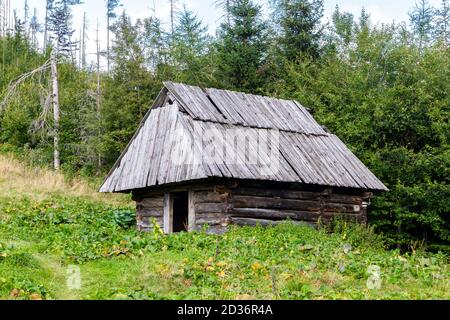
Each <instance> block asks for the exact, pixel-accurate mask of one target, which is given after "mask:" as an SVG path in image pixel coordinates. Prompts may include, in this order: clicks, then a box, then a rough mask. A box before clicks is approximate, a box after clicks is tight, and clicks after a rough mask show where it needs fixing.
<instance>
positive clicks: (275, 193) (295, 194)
mask: <svg viewBox="0 0 450 320" xmlns="http://www.w3.org/2000/svg"><path fill="white" fill-rule="evenodd" d="M233 194H234V195H244V196H257V197H274V198H283V199H297V200H319V198H320V193H319V192H309V191H296V190H279V189H278V190H277V189H264V188H251V187H239V188H237V189H235V190H233Z"/></svg>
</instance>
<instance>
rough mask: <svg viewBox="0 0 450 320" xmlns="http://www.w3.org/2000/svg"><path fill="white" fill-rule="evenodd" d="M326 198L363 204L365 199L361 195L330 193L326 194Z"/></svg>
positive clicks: (337, 201) (336, 201) (331, 200)
mask: <svg viewBox="0 0 450 320" xmlns="http://www.w3.org/2000/svg"><path fill="white" fill-rule="evenodd" d="M324 199H326V201H329V202H335V203H345V204H358V205H361V204H362V202H363V200H362V198H361V197H359V196H352V195H345V194H336V193H333V194H330V195H328V196H325V197H324Z"/></svg>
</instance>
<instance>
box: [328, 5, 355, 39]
mask: <svg viewBox="0 0 450 320" xmlns="http://www.w3.org/2000/svg"><path fill="white" fill-rule="evenodd" d="M332 21H333V31H334V33H335V34H336V35H337V36H338V37H339V40H338V41H337V42H338V43H339V42H342V43H343V44H344V46H348V45H349V44H350V42H351V40H352V36H353V29H354V17H353V14H351V13H349V12H342V13H341V12H340V11H339V7H338V6H337V5H336V9H335V11H334V13H333V16H332Z"/></svg>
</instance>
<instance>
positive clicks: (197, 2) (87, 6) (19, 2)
mask: <svg viewBox="0 0 450 320" xmlns="http://www.w3.org/2000/svg"><path fill="white" fill-rule="evenodd" d="M3 1H6V0H3ZM10 1H11V4H12V8H13V9H15V10H17V14H18V16H19V17H23V14H24V4H25V0H10ZM215 2H216V0H176V3H177V8H178V9H181V8H182V7H183V5H184V4H185V5H186V7H187V8H188V9H189V10H191V11H193V12H195V13H196V14H197V16H198V17H199V18H200V19H201V20H202V21H203V22H204V23H205V24H206V25H207V26H208V28H209V32H210V33H212V34H214V32H215V30H216V28H217V27H218V26H219V25H220V23H221V21H222V17H223V12H222V11H221V9H219V8H217V6H216V5H215ZM255 2H258V3H261V4H265V3H267V1H266V0H255ZM428 2H429V3H430V4H431V5H433V6H439V5H440V3H441V0H428ZM121 3H122V4H123V6H122V7H121V8H119V9H118V10H117V11H118V12H119V13H120V12H122V11H123V10H126V12H127V13H128V14H129V15H130V16H131V17H132V19H133V20H135V19H138V18H145V17H148V16H150V15H152V14H153V11H155V14H156V16H157V17H158V18H160V19H161V21H162V24H163V27H165V28H166V29H169V26H170V25H169V22H170V4H169V0H122V1H121ZM414 4H415V0H324V6H325V17H324V20H325V21H327V19H329V17H330V16H331V14H332V13H333V11H334V8H335V7H336V5H339V7H340V9H341V11H346V12H351V13H353V14H354V15H355V16H359V14H360V13H361V10H362V8H365V10H366V12H367V13H369V14H370V17H371V21H372V22H373V23H374V24H379V23H391V22H392V21H396V22H400V21H407V20H408V12H409V11H410V10H411V8H412V7H413V6H414ZM28 5H29V7H30V14H31V15H32V12H33V10H34V8H36V10H37V16H38V18H39V20H40V21H41V22H42V21H43V20H44V16H45V0H28ZM84 12H86V13H87V18H88V27H89V32H88V35H89V42H88V53H89V59H88V60H92V61H93V60H94V52H95V48H96V47H95V29H96V28H97V20H98V22H99V30H100V31H99V32H100V46H101V47H102V49H104V48H105V47H106V17H105V0H84V4H82V5H78V6H75V7H73V25H74V28H75V29H78V30H79V29H81V25H82V19H83V13H84ZM265 12H268V10H265ZM78 35H79V32H76V33H75V37H79V36H78Z"/></svg>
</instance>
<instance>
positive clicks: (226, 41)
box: [217, 0, 268, 92]
mask: <svg viewBox="0 0 450 320" xmlns="http://www.w3.org/2000/svg"><path fill="white" fill-rule="evenodd" d="M229 15H230V24H228V23H222V25H221V26H220V29H219V37H218V43H217V55H218V60H219V61H220V62H219V63H218V64H217V68H218V69H217V78H218V79H219V80H220V81H221V82H222V83H223V85H225V86H227V87H229V88H231V89H238V90H243V91H248V92H258V91H260V90H261V89H262V86H263V84H264V66H265V63H266V58H267V49H268V41H267V30H268V27H267V24H266V23H265V22H264V21H262V17H261V7H260V6H259V5H257V4H255V3H253V1H251V0H236V1H234V2H233V4H232V5H231V6H230V12H229Z"/></svg>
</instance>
